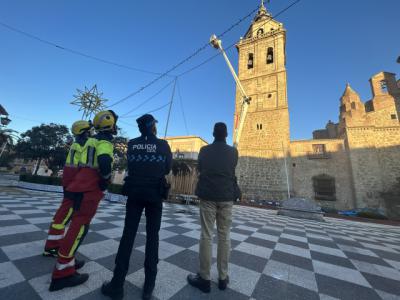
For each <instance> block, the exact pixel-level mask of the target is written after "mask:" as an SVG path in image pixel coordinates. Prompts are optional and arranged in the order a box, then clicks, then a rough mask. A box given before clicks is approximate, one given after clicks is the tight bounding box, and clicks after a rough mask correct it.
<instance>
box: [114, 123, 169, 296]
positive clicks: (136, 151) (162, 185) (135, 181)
mask: <svg viewBox="0 0 400 300" xmlns="http://www.w3.org/2000/svg"><path fill="white" fill-rule="evenodd" d="M136 121H137V123H138V125H139V129H140V132H141V134H142V135H141V136H140V137H138V138H135V139H132V140H130V141H129V143H128V153H127V158H128V176H127V177H126V178H125V184H124V187H123V193H124V194H125V195H127V196H128V201H127V205H126V217H125V227H124V231H123V235H122V238H121V242H120V245H119V248H118V254H117V257H116V260H115V269H114V276H113V279H112V281H111V284H112V285H113V287H114V288H117V289H118V288H122V287H123V284H124V281H125V276H126V274H127V272H128V268H129V258H130V256H131V252H132V247H133V243H134V240H135V236H136V232H137V229H138V226H139V222H140V218H141V215H142V212H143V210H145V215H146V254H145V262H144V269H145V286H144V289H147V290H149V291H152V290H153V288H154V284H155V279H156V275H157V264H158V242H159V237H158V232H159V230H160V225H161V214H162V199H163V198H164V199H165V198H166V197H167V195H166V194H167V190H168V184H167V183H166V180H165V175H167V174H168V173H169V172H170V170H171V163H172V154H171V149H170V147H169V145H168V143H167V142H166V141H165V140H161V139H158V138H157V137H156V136H155V134H154V133H153V132H152V130H153V125H154V124H155V123H156V122H157V121H156V120H155V119H154V118H153V116H151V115H144V116H142V117H140V118H139V119H137V120H136Z"/></svg>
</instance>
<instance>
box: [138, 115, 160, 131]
mask: <svg viewBox="0 0 400 300" xmlns="http://www.w3.org/2000/svg"><path fill="white" fill-rule="evenodd" d="M136 122H137V124H138V126H139V127H145V128H150V127H151V126H153V125H154V124H156V123H157V122H158V121H157V120H156V119H155V118H154V117H153V116H152V115H150V114H145V115H143V116H141V117H140V118H137V119H136Z"/></svg>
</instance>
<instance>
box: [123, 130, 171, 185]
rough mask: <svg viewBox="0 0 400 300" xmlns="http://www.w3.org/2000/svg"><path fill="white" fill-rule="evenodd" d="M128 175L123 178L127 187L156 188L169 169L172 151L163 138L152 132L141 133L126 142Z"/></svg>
mask: <svg viewBox="0 0 400 300" xmlns="http://www.w3.org/2000/svg"><path fill="white" fill-rule="evenodd" d="M127 159H128V177H127V178H126V179H125V182H126V185H127V186H128V189H129V188H132V187H142V188H157V187H158V186H159V185H160V183H162V182H163V180H165V175H167V174H168V173H169V172H170V171H171V164H172V153H171V149H170V147H169V145H168V143H167V142H166V141H165V140H161V139H159V138H157V137H156V136H155V135H154V134H152V133H146V134H142V135H141V136H140V137H138V138H135V139H132V140H130V141H129V142H128V152H127Z"/></svg>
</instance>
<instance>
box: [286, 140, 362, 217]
mask: <svg viewBox="0 0 400 300" xmlns="http://www.w3.org/2000/svg"><path fill="white" fill-rule="evenodd" d="M314 144H323V145H325V149H326V153H325V154H320V155H316V154H314V151H313V145H314ZM290 154H291V165H290V176H291V182H292V186H291V188H292V193H293V194H294V196H296V197H305V198H308V199H314V194H315V193H314V189H313V181H312V178H313V177H314V176H318V175H322V174H324V175H328V176H331V177H334V178H335V188H336V201H321V200H317V202H319V204H320V205H321V206H322V207H331V208H335V209H339V210H343V209H351V208H354V191H353V187H352V186H353V185H352V176H351V169H350V163H349V158H348V153H347V151H346V149H345V144H344V140H342V139H325V140H307V141H292V142H291V143H290Z"/></svg>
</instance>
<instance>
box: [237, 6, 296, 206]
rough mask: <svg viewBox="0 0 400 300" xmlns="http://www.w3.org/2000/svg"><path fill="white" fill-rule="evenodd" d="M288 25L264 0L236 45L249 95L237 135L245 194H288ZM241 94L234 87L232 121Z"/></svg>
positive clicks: (279, 196)
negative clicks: (285, 25)
mask: <svg viewBox="0 0 400 300" xmlns="http://www.w3.org/2000/svg"><path fill="white" fill-rule="evenodd" d="M285 44H286V30H285V29H284V27H283V24H282V23H280V22H278V21H276V20H274V19H273V18H272V16H271V14H270V13H269V12H268V11H267V9H266V8H265V6H264V1H262V3H261V5H260V8H259V10H258V12H257V15H256V16H255V18H254V20H253V22H252V24H251V26H250V28H249V29H248V31H247V32H246V34H245V36H244V37H243V38H241V39H240V41H239V42H238V44H237V45H236V47H237V49H238V52H239V59H238V77H239V79H240V81H241V83H242V85H243V87H244V90H245V91H246V93H247V95H248V96H249V97H251V101H250V104H249V107H248V113H247V115H246V117H245V120H244V125H243V131H242V133H241V137H240V140H239V145H238V150H239V156H240V159H239V165H238V171H237V172H238V174H237V175H238V180H239V184H240V186H241V188H242V190H243V194H244V197H246V198H249V199H250V198H251V199H283V198H287V194H288V187H287V186H288V182H287V181H288V179H287V178H288V177H289V176H287V172H288V171H287V170H286V165H287V164H286V163H287V162H286V161H285V159H286V157H287V156H288V153H289V146H290V133H289V111H288V101H287V90H286V85H287V82H286V68H285V64H286V57H285ZM242 101H243V98H242V95H241V94H240V91H239V89H238V87H237V88H236V104H235V115H234V126H235V128H236V126H238V125H239V118H240V112H241V105H242Z"/></svg>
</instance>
